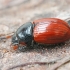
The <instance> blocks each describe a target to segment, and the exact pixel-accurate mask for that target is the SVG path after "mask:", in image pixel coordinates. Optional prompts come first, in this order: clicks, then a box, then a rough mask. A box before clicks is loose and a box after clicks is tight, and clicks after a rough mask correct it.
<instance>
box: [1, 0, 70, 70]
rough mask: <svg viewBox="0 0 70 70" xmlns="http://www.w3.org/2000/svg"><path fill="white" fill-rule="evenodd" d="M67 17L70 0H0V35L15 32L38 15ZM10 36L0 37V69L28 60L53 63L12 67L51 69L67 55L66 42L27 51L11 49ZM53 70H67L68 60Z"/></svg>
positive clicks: (69, 47) (19, 69)
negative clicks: (4, 38)
mask: <svg viewBox="0 0 70 70" xmlns="http://www.w3.org/2000/svg"><path fill="white" fill-rule="evenodd" d="M48 17H58V18H61V19H63V20H65V19H68V18H70V0H0V37H2V36H5V35H7V34H10V33H12V32H15V31H16V30H17V28H18V27H19V26H21V25H22V24H24V23H25V22H28V21H33V20H36V19H38V18H48ZM10 44H11V39H8V40H3V41H2V40H0V70H7V69H8V68H10V67H12V66H16V65H20V64H23V63H28V62H51V61H52V62H53V61H56V63H55V64H48V65H42V66H41V65H38V64H36V65H29V66H25V67H20V66H19V67H16V68H14V69H13V70H54V68H56V67H58V66H60V64H61V63H63V62H65V61H67V60H69V58H70V41H68V42H66V43H65V45H61V46H59V45H57V46H55V47H53V46H50V47H47V48H46V49H44V50H42V49H34V50H31V51H27V52H18V53H17V52H16V51H12V50H11V47H10ZM57 70H70V62H69V61H68V63H66V64H64V65H62V66H61V67H58V69H57Z"/></svg>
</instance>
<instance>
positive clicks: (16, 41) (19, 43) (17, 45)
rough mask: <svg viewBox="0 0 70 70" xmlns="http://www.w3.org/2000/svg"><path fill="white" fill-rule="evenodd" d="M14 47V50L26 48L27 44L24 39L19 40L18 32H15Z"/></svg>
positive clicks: (13, 37)
mask: <svg viewBox="0 0 70 70" xmlns="http://www.w3.org/2000/svg"><path fill="white" fill-rule="evenodd" d="M12 48H13V49H14V50H17V49H19V50H23V49H24V48H26V44H25V43H24V42H22V41H20V40H19V38H18V37H17V36H16V34H14V35H13V36H12Z"/></svg>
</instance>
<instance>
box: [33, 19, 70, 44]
mask: <svg viewBox="0 0 70 70" xmlns="http://www.w3.org/2000/svg"><path fill="white" fill-rule="evenodd" d="M34 23H35V24H36V23H37V25H36V26H35V28H34V31H33V36H34V40H35V41H36V42H38V43H43V44H56V43H62V42H65V41H66V40H69V39H70V27H69V25H68V24H67V23H66V22H65V21H63V20H60V19H56V18H45V19H39V20H36V21H34Z"/></svg>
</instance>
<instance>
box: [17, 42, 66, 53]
mask: <svg viewBox="0 0 70 70" xmlns="http://www.w3.org/2000/svg"><path fill="white" fill-rule="evenodd" d="M63 45H65V43H60V44H53V45H34V46H32V47H31V46H30V47H28V48H21V49H18V50H19V51H20V52H33V51H36V52H42V51H44V50H46V49H47V50H48V51H50V50H51V49H55V48H62V46H63Z"/></svg>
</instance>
